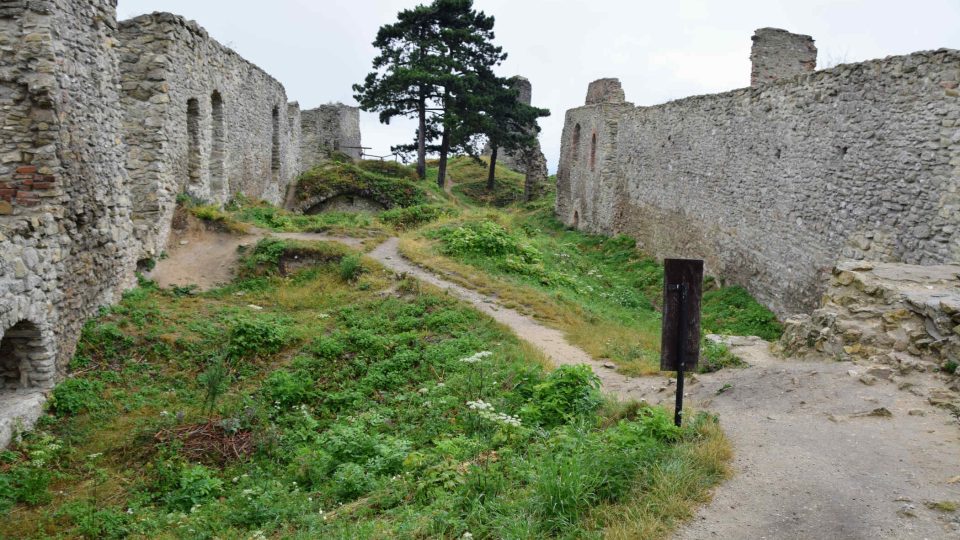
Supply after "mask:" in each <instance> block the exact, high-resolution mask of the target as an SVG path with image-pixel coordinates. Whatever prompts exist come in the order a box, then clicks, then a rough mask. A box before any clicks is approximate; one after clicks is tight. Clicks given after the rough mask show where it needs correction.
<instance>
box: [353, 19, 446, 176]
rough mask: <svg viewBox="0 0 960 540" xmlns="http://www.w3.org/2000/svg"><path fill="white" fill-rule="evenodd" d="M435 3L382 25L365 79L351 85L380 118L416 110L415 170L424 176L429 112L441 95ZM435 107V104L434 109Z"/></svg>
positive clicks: (366, 107) (413, 113) (362, 104)
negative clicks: (438, 75) (374, 55)
mask: <svg viewBox="0 0 960 540" xmlns="http://www.w3.org/2000/svg"><path fill="white" fill-rule="evenodd" d="M437 21H438V19H437V9H436V7H435V6H434V5H429V6H417V7H415V8H413V9H408V10H404V11H401V12H400V13H399V14H397V22H395V23H393V24H388V25H384V26H382V27H380V30H379V31H378V32H377V37H376V39H375V40H374V42H373V46H374V47H376V48H377V49H379V51H380V52H379V54H378V55H377V57H376V58H374V60H373V69H374V71H372V72H371V73H369V74H368V75H367V77H366V79H365V80H364V82H363V84H355V85H353V90H354V92H355V95H354V98H355V99H356V100H357V102H358V103H359V104H360V108H361V109H363V110H365V111H371V112H379V113H380V122H382V123H384V124H389V123H390V120H391V119H393V118H394V117H396V116H403V117H412V116H416V117H417V121H418V124H417V125H418V129H417V134H418V135H417V174H418V175H419V176H420V178H425V177H426V142H427V133H428V130H427V115H428V114H429V113H430V112H431V105H432V104H434V103H435V102H436V100H437V99H438V98H439V96H440V93H439V92H440V91H441V90H440V88H439V86H438V85H437V80H438V78H437V74H438V73H440V72H441V70H442V69H443V67H442V64H441V60H442V58H441V54H442V50H441V49H440V45H441V44H440V42H439V41H438V33H439V27H438V24H437ZM433 110H434V111H437V109H435V108H434V109H433Z"/></svg>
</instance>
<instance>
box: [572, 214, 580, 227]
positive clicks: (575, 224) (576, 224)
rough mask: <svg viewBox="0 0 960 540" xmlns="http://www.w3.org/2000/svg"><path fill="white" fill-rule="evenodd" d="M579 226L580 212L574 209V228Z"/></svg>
mask: <svg viewBox="0 0 960 540" xmlns="http://www.w3.org/2000/svg"><path fill="white" fill-rule="evenodd" d="M579 227H580V212H578V211H577V210H574V211H573V228H574V229H576V228H579Z"/></svg>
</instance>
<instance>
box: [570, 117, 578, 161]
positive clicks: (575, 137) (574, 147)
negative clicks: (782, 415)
mask: <svg viewBox="0 0 960 540" xmlns="http://www.w3.org/2000/svg"><path fill="white" fill-rule="evenodd" d="M570 151H571V156H572V157H573V162H574V163H576V162H577V158H578V157H579V156H580V124H577V125H576V126H574V127H573V145H572V147H571V149H570Z"/></svg>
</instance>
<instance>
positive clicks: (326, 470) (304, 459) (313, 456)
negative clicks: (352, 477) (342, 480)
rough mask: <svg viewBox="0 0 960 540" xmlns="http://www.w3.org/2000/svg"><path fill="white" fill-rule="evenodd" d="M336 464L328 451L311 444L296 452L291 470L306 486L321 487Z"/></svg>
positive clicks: (310, 487) (298, 480) (291, 462)
mask: <svg viewBox="0 0 960 540" xmlns="http://www.w3.org/2000/svg"><path fill="white" fill-rule="evenodd" d="M334 466H336V462H335V461H334V460H333V457H332V456H331V455H330V454H328V453H327V452H325V451H323V450H322V449H319V448H314V447H311V446H302V447H299V448H297V450H296V452H295V453H294V456H293V459H292V460H291V461H290V465H289V471H290V473H291V474H292V475H293V477H294V478H296V480H297V482H299V483H300V484H302V485H303V486H304V487H305V488H307V489H319V488H320V487H321V486H323V484H324V483H326V482H327V480H328V479H329V478H330V472H331V471H332V470H333V468H334Z"/></svg>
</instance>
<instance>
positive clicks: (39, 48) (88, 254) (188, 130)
mask: <svg viewBox="0 0 960 540" xmlns="http://www.w3.org/2000/svg"><path fill="white" fill-rule="evenodd" d="M344 123H345V129H346V130H348V131H349V132H351V133H354V132H355V133H356V138H357V140H358V141H359V126H358V122H357V120H356V114H355V113H354V115H353V118H348V119H347V120H346V121H344ZM0 125H2V127H3V129H2V131H0V446H3V445H5V444H7V442H8V441H9V440H10V437H11V436H12V435H13V434H14V431H15V429H16V428H17V426H19V425H23V426H26V427H28V426H29V425H30V424H31V423H32V422H33V421H34V420H35V419H36V418H37V417H38V416H39V414H40V412H41V410H42V404H43V401H44V398H43V392H44V391H45V390H48V389H49V388H51V387H52V386H53V385H54V384H55V383H56V382H57V381H58V380H60V379H61V378H62V377H63V376H65V372H66V366H67V365H68V363H69V360H70V358H71V357H72V355H73V352H74V349H75V347H76V342H77V339H78V337H79V334H80V329H81V327H82V325H83V324H84V322H85V321H86V320H87V319H88V318H89V317H91V316H92V315H94V314H95V313H96V312H97V310H98V308H99V307H101V306H104V305H108V304H111V303H113V302H114V301H115V300H117V298H118V297H119V294H120V292H121V291H122V290H124V289H125V288H127V287H129V286H130V285H132V284H133V282H134V279H133V277H134V276H133V271H134V268H135V265H136V262H137V260H138V259H140V258H143V257H150V256H153V255H156V254H159V253H160V251H161V250H162V249H163V248H164V246H165V243H166V236H167V233H168V231H169V228H170V219H171V216H172V211H173V206H174V204H175V203H176V197H177V195H178V194H180V193H188V194H191V195H194V196H196V197H199V198H202V199H207V200H210V201H214V202H220V203H223V202H225V201H227V200H229V199H230V198H231V197H233V196H235V195H237V194H240V193H243V194H246V195H248V196H251V197H256V198H263V199H266V200H269V201H271V202H274V203H280V202H282V197H283V194H284V193H285V190H286V188H287V186H288V185H289V184H291V183H292V181H293V180H294V178H295V177H296V175H297V174H299V173H300V172H301V171H302V170H303V169H304V168H308V167H310V166H312V165H313V164H314V163H313V162H312V161H311V160H313V159H315V158H314V157H312V156H306V157H304V156H301V152H300V150H301V113H300V109H299V106H298V105H297V104H296V103H288V102H287V97H286V92H285V90H284V88H283V86H282V85H281V84H280V83H279V82H277V81H276V80H275V79H273V78H272V77H270V76H269V75H268V74H266V73H265V72H263V71H262V70H261V69H259V68H257V67H256V66H254V65H253V64H251V63H249V62H247V61H246V60H244V59H243V58H241V57H240V56H239V55H237V54H236V53H235V52H233V51H232V50H230V49H228V48H226V47H223V46H222V45H220V44H219V43H217V42H216V41H214V40H212V39H210V37H209V36H208V35H207V33H206V31H204V30H203V29H202V28H200V27H199V26H197V25H196V23H194V22H190V21H186V20H184V19H183V18H181V17H178V16H175V15H170V14H164V13H154V14H151V15H144V16H142V17H137V18H135V19H133V20H131V21H126V22H124V23H120V24H119V25H118V23H117V20H116V0H0ZM327 129H331V130H335V129H337V127H336V126H328V127H327Z"/></svg>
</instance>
